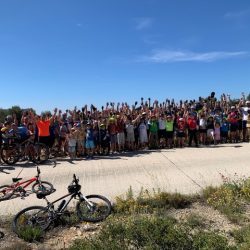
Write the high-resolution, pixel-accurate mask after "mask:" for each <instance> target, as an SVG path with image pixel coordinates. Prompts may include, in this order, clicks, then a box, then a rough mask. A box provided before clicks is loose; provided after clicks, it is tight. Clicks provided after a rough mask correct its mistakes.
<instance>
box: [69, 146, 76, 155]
mask: <svg viewBox="0 0 250 250" xmlns="http://www.w3.org/2000/svg"><path fill="white" fill-rule="evenodd" d="M68 151H69V153H75V151H76V147H75V146H68Z"/></svg>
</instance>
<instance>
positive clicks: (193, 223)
mask: <svg viewBox="0 0 250 250" xmlns="http://www.w3.org/2000/svg"><path fill="white" fill-rule="evenodd" d="M186 225H187V226H189V227H191V228H192V229H194V228H201V227H204V226H205V223H204V218H203V217H201V216H199V215H197V214H190V215H189V216H188V217H187V221H186Z"/></svg>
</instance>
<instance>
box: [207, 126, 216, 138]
mask: <svg viewBox="0 0 250 250" xmlns="http://www.w3.org/2000/svg"><path fill="white" fill-rule="evenodd" d="M207 136H210V137H212V138H214V130H213V129H211V128H209V129H208V130H207Z"/></svg>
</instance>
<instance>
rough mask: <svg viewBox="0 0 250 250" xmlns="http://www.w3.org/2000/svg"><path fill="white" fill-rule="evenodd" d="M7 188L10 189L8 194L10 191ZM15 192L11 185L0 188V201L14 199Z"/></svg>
mask: <svg viewBox="0 0 250 250" xmlns="http://www.w3.org/2000/svg"><path fill="white" fill-rule="evenodd" d="M6 188H9V189H10V190H9V192H7V191H8V190H6ZM6 192H7V193H6ZM14 192H15V190H14V189H13V188H11V186H9V185H3V186H0V201H6V200H9V199H10V198H11V197H12V195H13V194H14Z"/></svg>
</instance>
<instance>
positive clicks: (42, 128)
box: [36, 120, 50, 136]
mask: <svg viewBox="0 0 250 250" xmlns="http://www.w3.org/2000/svg"><path fill="white" fill-rule="evenodd" d="M36 125H37V127H38V136H49V135H50V133H49V126H50V120H47V121H42V120H40V121H38V122H37V123H36Z"/></svg>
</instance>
